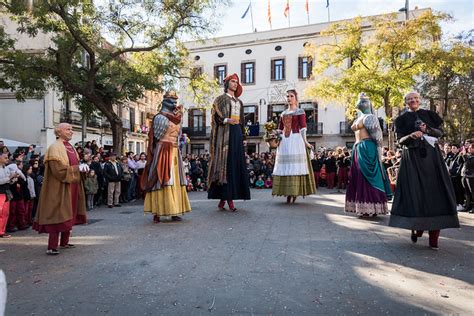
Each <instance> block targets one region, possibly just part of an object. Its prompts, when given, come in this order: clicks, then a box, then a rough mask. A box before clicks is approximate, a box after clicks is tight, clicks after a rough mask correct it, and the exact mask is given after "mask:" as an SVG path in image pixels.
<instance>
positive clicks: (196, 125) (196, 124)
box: [188, 109, 206, 131]
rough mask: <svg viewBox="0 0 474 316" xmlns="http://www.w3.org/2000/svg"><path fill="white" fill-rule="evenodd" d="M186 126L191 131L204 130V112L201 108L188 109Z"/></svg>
mask: <svg viewBox="0 0 474 316" xmlns="http://www.w3.org/2000/svg"><path fill="white" fill-rule="evenodd" d="M188 113H189V117H188V126H189V128H190V129H191V130H192V131H205V130H206V113H205V112H204V111H203V110H201V109H190V110H189V112H188Z"/></svg>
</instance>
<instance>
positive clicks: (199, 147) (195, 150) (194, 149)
mask: <svg viewBox="0 0 474 316" xmlns="http://www.w3.org/2000/svg"><path fill="white" fill-rule="evenodd" d="M191 154H195V155H202V154H204V144H191Z"/></svg>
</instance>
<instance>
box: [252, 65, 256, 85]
mask: <svg viewBox="0 0 474 316" xmlns="http://www.w3.org/2000/svg"><path fill="white" fill-rule="evenodd" d="M255 80H256V79H255V62H253V63H252V83H255Z"/></svg>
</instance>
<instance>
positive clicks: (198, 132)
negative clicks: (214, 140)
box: [183, 126, 210, 137]
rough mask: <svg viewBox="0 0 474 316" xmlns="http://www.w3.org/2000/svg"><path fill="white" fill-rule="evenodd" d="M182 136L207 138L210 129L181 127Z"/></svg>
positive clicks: (204, 127)
mask: <svg viewBox="0 0 474 316" xmlns="http://www.w3.org/2000/svg"><path fill="white" fill-rule="evenodd" d="M183 134H187V135H188V137H196V136H201V137H202V136H204V137H205V136H209V135H210V127H208V128H206V126H195V127H183Z"/></svg>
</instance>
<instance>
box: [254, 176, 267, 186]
mask: <svg viewBox="0 0 474 316" xmlns="http://www.w3.org/2000/svg"><path fill="white" fill-rule="evenodd" d="M264 186H265V182H264V181H263V179H262V176H258V180H257V182H255V187H256V188H257V189H263V187H264Z"/></svg>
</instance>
